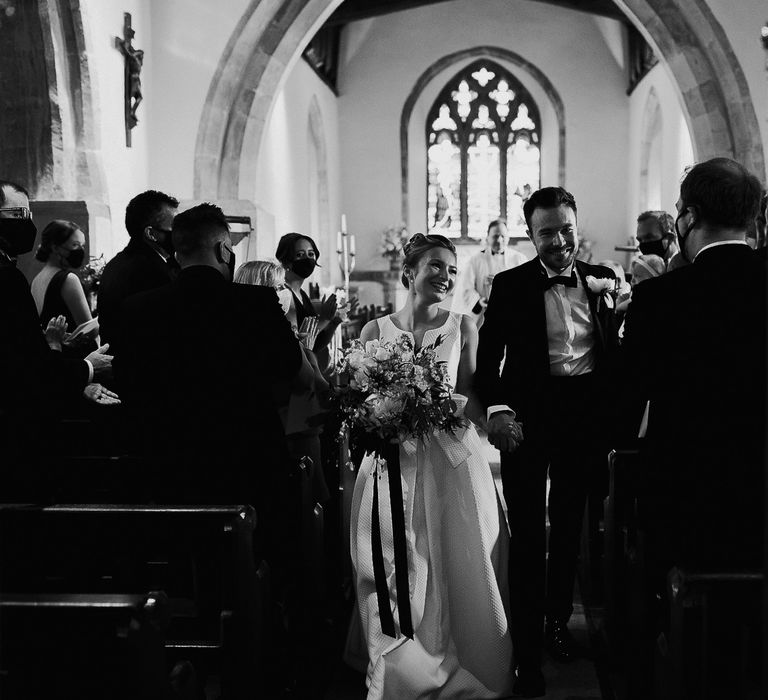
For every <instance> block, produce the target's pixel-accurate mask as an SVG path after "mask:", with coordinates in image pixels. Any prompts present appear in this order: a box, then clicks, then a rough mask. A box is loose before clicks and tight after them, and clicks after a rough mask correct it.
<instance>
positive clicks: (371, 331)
mask: <svg viewBox="0 0 768 700" xmlns="http://www.w3.org/2000/svg"><path fill="white" fill-rule="evenodd" d="M378 339H379V323H378V321H376V320H375V319H374V320H373V321H368V323H366V324H365V325H364V326H363V330H362V331H360V341H361V342H362V343H367V342H368V341H370V340H378Z"/></svg>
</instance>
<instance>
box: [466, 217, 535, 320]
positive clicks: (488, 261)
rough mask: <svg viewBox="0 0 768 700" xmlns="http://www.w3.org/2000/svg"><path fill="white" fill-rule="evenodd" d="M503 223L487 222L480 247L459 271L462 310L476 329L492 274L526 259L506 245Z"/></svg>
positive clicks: (482, 316)
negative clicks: (486, 233) (460, 271)
mask: <svg viewBox="0 0 768 700" xmlns="http://www.w3.org/2000/svg"><path fill="white" fill-rule="evenodd" d="M507 240H508V238H507V224H506V222H505V221H504V220H503V219H496V220H495V221H491V223H490V224H488V235H487V236H486V239H485V247H484V248H483V250H481V251H479V252H478V253H475V254H474V255H473V256H472V257H471V258H470V259H469V263H468V264H467V267H466V269H465V270H463V271H462V278H463V279H462V293H461V300H462V303H463V307H462V309H461V310H462V311H463V312H464V313H466V314H469V315H470V316H472V318H474V319H475V321H476V322H477V326H478V328H479V327H480V326H482V325H483V320H484V317H485V307H486V306H488V295H489V294H490V291H491V284H492V283H493V278H494V277H495V275H496V274H497V273H499V272H501V271H502V270H509V269H510V268H512V267H517V266H518V265H522V264H523V263H524V262H527V260H528V258H526V257H525V255H523V254H522V253H521V252H520V251H518V250H514V249H510V248H509V246H508V245H507Z"/></svg>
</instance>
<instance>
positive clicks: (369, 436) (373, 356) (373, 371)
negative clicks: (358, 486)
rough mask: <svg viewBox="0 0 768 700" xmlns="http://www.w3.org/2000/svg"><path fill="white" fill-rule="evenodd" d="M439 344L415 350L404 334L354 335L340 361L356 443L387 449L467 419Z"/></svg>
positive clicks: (339, 396) (346, 414)
mask: <svg viewBox="0 0 768 700" xmlns="http://www.w3.org/2000/svg"><path fill="white" fill-rule="evenodd" d="M441 341H442V338H438V339H437V340H436V341H435V343H434V344H433V345H427V346H424V347H422V348H420V349H419V350H415V348H414V346H413V341H412V340H411V338H410V337H409V336H407V335H402V336H400V338H399V339H398V340H396V341H392V342H386V341H372V342H369V343H367V344H366V346H363V344H362V343H361V342H360V341H353V342H352V344H351V345H350V347H349V348H347V350H346V351H345V352H344V353H343V355H342V357H341V359H340V360H339V361H338V363H337V365H336V371H337V372H338V374H339V376H340V378H341V382H340V384H341V386H340V387H339V389H338V390H337V393H336V398H335V402H336V406H337V410H338V413H339V414H340V416H341V420H342V424H343V425H344V426H346V427H347V428H348V429H349V431H350V439H351V442H352V443H353V445H355V446H358V447H362V448H363V449H365V451H366V452H374V453H376V454H381V453H382V451H383V449H384V445H385V444H386V443H387V442H392V441H402V440H405V439H408V438H424V437H428V436H429V435H431V434H432V433H433V432H434V431H448V432H453V431H454V430H455V429H456V428H458V427H460V426H461V425H462V421H461V418H459V417H458V416H456V415H455V412H456V404H455V403H454V401H453V399H452V393H451V392H452V388H451V384H450V379H449V376H448V369H447V364H446V363H445V362H443V361H440V360H438V359H437V356H436V352H435V350H436V348H437V347H438V346H439V345H440V343H441Z"/></svg>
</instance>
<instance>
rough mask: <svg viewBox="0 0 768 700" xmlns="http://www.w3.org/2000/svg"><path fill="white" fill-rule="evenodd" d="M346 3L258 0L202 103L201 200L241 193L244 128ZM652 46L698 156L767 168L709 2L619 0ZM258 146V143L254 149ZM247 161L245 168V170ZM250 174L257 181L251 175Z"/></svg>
mask: <svg viewBox="0 0 768 700" xmlns="http://www.w3.org/2000/svg"><path fill="white" fill-rule="evenodd" d="M341 2H342V0H251V3H250V4H249V6H248V8H247V9H246V11H245V13H244V14H243V17H242V18H241V19H240V21H239V22H238V25H237V27H236V29H235V31H234V32H233V34H232V36H231V37H230V40H229V42H228V44H227V47H226V49H225V51H224V54H223V55H222V57H221V60H220V62H219V66H218V68H217V70H216V74H215V75H214V78H213V80H212V82H211V86H210V89H209V92H208V96H207V98H206V102H205V105H204V107H203V114H202V117H201V121H200V127H199V130H198V135H197V143H196V147H195V176H194V191H195V197H196V198H199V197H214V198H228V199H238V198H241V196H242V197H245V198H247V197H248V195H249V193H248V192H245V191H243V192H241V187H242V183H241V170H242V167H248V168H252V167H253V166H252V161H253V158H254V153H253V151H254V149H253V148H251V149H249V154H248V158H247V160H248V161H249V163H241V161H242V159H243V154H244V144H245V133H246V128H247V129H248V134H249V140H251V141H252V143H253V142H255V143H256V144H258V143H260V140H261V137H262V135H263V132H264V129H265V127H266V120H267V116H268V114H269V109H270V107H271V105H272V102H273V100H274V98H275V96H276V95H277V93H278V91H279V88H280V85H281V81H282V79H283V78H284V76H285V74H286V73H287V72H288V69H289V68H290V66H291V65H292V64H293V62H294V61H295V60H296V59H297V58H298V56H299V54H300V52H301V50H302V49H303V47H304V46H305V45H306V43H307V42H308V40H309V38H310V37H311V36H312V34H313V32H314V31H315V30H316V29H317V28H318V27H319V26H320V25H321V24H322V22H323V21H324V20H325V19H326V18H327V17H328V16H329V15H330V13H331V12H333V10H334V9H335V8H336V7H338V6H339V5H340V4H341ZM614 2H616V4H617V5H618V6H619V7H620V8H621V9H622V11H623V12H624V14H625V15H626V16H627V18H628V19H629V20H630V21H631V22H632V23H633V24H634V25H635V26H636V27H637V28H638V29H639V30H640V31H641V32H642V33H643V35H644V36H645V37H646V39H647V40H648V41H649V42H650V43H651V44H652V45H653V46H654V48H655V50H656V53H657V55H658V56H659V57H660V59H661V61H662V62H663V63H664V64H665V65H666V67H667V68H668V69H669V71H670V73H671V75H672V77H673V80H674V82H675V83H676V85H677V88H678V90H679V91H680V94H681V97H682V101H683V105H684V107H685V110H684V111H685V112H686V113H687V119H688V126H689V129H690V132H691V137H692V140H693V144H694V149H695V152H696V156H697V157H698V158H699V159H705V158H709V157H712V156H717V155H726V156H730V157H733V158H736V159H737V160H739V161H741V162H743V163H744V164H745V165H746V166H747V167H749V168H750V169H751V170H752V171H753V172H756V173H758V175H761V176H762V174H763V173H764V172H765V157H764V153H763V145H762V142H761V140H760V131H759V128H758V121H757V115H756V114H755V108H754V104H753V102H752V99H751V96H750V93H749V86H748V84H747V81H746V78H745V76H744V72H743V70H742V68H741V66H740V65H739V62H738V60H737V58H736V56H735V54H734V52H733V49H732V47H731V45H730V42H729V41H728V38H727V36H726V35H725V32H724V31H723V29H722V27H721V26H720V25H719V23H718V22H717V20H716V19H715V17H714V16H713V14H712V12H711V11H710V9H709V6H708V5H707V2H706V0H614ZM255 148H256V149H257V148H258V146H256V147H255ZM241 166H242V167H241ZM247 179H248V184H249V186H251V185H252V184H253V183H252V176H250V177H249V178H247Z"/></svg>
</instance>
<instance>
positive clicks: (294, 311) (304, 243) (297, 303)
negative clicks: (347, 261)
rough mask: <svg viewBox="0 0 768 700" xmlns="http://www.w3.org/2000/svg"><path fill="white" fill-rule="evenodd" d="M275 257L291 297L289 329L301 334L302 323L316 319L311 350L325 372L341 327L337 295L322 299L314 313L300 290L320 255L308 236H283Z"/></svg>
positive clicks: (308, 300)
mask: <svg viewBox="0 0 768 700" xmlns="http://www.w3.org/2000/svg"><path fill="white" fill-rule="evenodd" d="M275 257H276V258H277V259H278V260H279V261H280V262H281V263H282V264H283V266H284V267H285V284H286V286H287V287H288V289H290V290H291V293H292V300H291V307H290V309H289V310H288V320H289V321H290V323H291V325H292V326H295V327H296V328H297V329H299V330H301V327H302V324H303V323H304V319H306V318H311V317H317V326H318V333H317V339H316V340H315V344H314V347H312V350H313V351H314V352H315V355H316V356H317V359H318V363H319V365H320V367H323V368H325V367H327V366H328V363H329V361H330V355H329V350H328V346H329V345H330V343H331V339H332V338H333V334H334V333H335V332H336V328H337V327H338V326H339V324H340V323H341V316H340V315H339V314H338V313H337V310H338V309H337V303H336V295H335V294H331V295H330V296H327V297H325V296H324V297H323V298H322V300H321V301H320V308H319V310H316V309H315V307H314V305H313V304H312V300H311V299H310V298H309V297H308V296H307V293H306V292H305V291H304V290H303V289H302V285H303V284H304V281H305V280H306V279H307V278H308V277H310V276H311V275H312V273H313V272H314V271H315V267H317V266H318V262H317V261H318V259H319V258H320V251H319V250H318V247H317V245H315V242H314V241H313V240H312V239H311V238H310V237H309V236H305V235H304V234H301V233H286V234H285V235H284V236H283V237H282V238H281V239H280V241H279V242H278V244H277V251H276V252H275Z"/></svg>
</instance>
